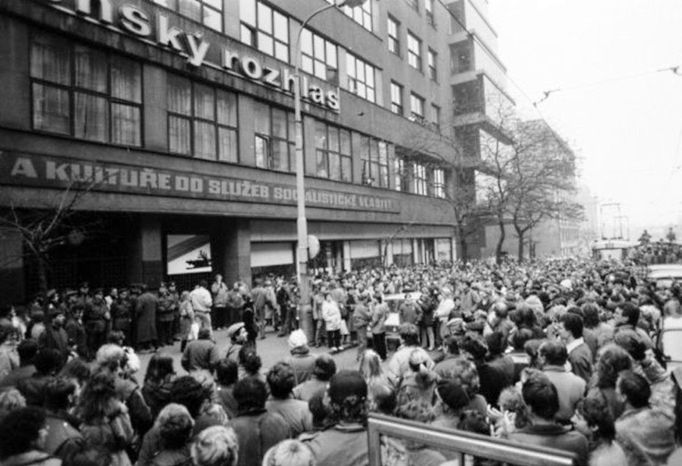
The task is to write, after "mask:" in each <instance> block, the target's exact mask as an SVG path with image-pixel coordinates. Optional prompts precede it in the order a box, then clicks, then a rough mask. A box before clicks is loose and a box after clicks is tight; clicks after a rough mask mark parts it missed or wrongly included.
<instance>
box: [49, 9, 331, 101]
mask: <svg viewBox="0 0 682 466" xmlns="http://www.w3.org/2000/svg"><path fill="white" fill-rule="evenodd" d="M47 2H48V3H50V4H52V5H53V6H55V7H56V8H58V9H60V10H62V11H66V12H69V13H72V14H76V15H78V16H82V17H83V18H88V19H90V20H95V21H97V22H99V23H101V24H103V25H106V26H108V27H111V28H115V29H117V30H119V31H122V32H125V33H128V34H130V35H132V36H134V37H137V38H139V39H140V40H144V41H151V42H153V43H154V44H155V45H157V46H160V47H164V48H166V49H168V50H171V51H173V52H175V53H177V54H179V55H181V56H183V57H186V58H187V63H188V64H189V65H191V66H193V67H200V66H203V65H213V66H215V67H220V68H222V69H224V70H226V71H229V72H234V73H238V74H240V75H241V76H244V77H246V78H247V79H249V80H251V81H255V82H258V83H261V84H264V85H266V86H269V87H273V88H276V89H279V90H281V91H284V92H287V93H293V92H294V86H295V84H296V75H295V74H294V73H293V72H292V70H291V69H290V68H274V67H271V66H267V65H265V64H263V63H262V62H261V61H260V60H258V59H257V58H256V57H253V56H251V55H248V54H240V53H239V52H236V51H234V50H231V49H230V48H229V47H226V46H220V45H218V44H213V43H211V42H209V41H207V40H205V39H204V35H203V33H201V32H189V31H185V30H183V29H181V28H179V27H177V26H175V25H173V23H172V21H171V19H170V18H169V17H168V16H167V15H165V14H162V13H157V14H156V15H154V16H152V15H150V14H149V13H148V12H147V11H145V10H143V9H142V8H139V7H137V6H134V5H130V4H125V3H121V4H120V5H119V1H118V0H97V1H95V0H47ZM216 50H218V54H217V55H216ZM210 56H218V57H220V59H219V61H220V63H211V62H209V59H208V58H209V57H210ZM299 79H300V81H299V86H300V87H299V88H300V89H301V98H303V99H306V100H307V101H309V102H311V103H314V104H316V105H319V106H321V107H324V108H326V109H328V110H333V111H334V112H338V111H339V110H340V106H339V95H338V91H337V90H336V89H323V88H322V87H321V86H318V85H316V84H313V83H311V82H310V81H309V80H308V78H306V77H305V76H301V77H300V78H299Z"/></svg>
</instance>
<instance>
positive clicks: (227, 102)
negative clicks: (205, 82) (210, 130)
mask: <svg viewBox="0 0 682 466" xmlns="http://www.w3.org/2000/svg"><path fill="white" fill-rule="evenodd" d="M218 123H220V124H223V125H229V126H237V95H236V94H232V93H231V92H225V91H218Z"/></svg>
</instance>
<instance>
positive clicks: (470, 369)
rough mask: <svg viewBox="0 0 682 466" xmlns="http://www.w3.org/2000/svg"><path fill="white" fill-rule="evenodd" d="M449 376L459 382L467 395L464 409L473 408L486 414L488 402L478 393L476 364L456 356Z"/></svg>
mask: <svg viewBox="0 0 682 466" xmlns="http://www.w3.org/2000/svg"><path fill="white" fill-rule="evenodd" d="M449 376H450V377H449V378H451V379H452V380H453V381H455V382H457V383H459V385H461V387H462V388H463V389H464V391H465V392H466V394H467V396H468V397H469V400H470V402H469V404H468V405H467V407H466V409H475V410H476V411H478V412H480V413H481V414H483V415H484V416H486V415H487V410H488V404H487V403H486V401H485V398H484V397H483V395H481V394H480V393H479V389H480V381H479V378H478V371H477V370H476V365H475V364H474V363H473V362H472V361H469V360H468V359H464V358H458V359H456V360H455V362H454V363H453V364H452V366H451V371H450V373H449Z"/></svg>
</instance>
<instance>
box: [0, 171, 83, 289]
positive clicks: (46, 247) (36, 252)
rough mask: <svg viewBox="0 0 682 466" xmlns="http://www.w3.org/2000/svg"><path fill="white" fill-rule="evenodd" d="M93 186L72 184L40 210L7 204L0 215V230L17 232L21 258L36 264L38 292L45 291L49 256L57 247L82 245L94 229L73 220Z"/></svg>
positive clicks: (81, 183)
mask: <svg viewBox="0 0 682 466" xmlns="http://www.w3.org/2000/svg"><path fill="white" fill-rule="evenodd" d="M94 186H95V183H94V182H92V181H88V182H84V181H78V182H72V183H70V184H69V185H68V186H66V187H65V188H64V189H62V190H61V191H60V192H59V193H58V194H57V195H55V196H52V197H48V198H47V200H46V202H45V205H44V206H43V207H42V208H40V209H35V208H34V209H22V208H17V207H16V206H15V205H14V204H10V205H9V207H7V208H5V209H4V210H2V211H0V227H2V228H4V229H6V230H10V231H14V232H17V233H18V234H19V235H20V236H21V239H22V242H23V245H24V251H25V252H24V253H22V254H25V255H26V256H28V257H31V258H33V259H34V260H35V263H36V268H37V273H38V287H39V290H40V291H42V292H45V291H47V289H48V268H49V265H50V253H51V252H52V251H53V250H54V249H55V248H57V247H59V246H63V245H66V244H72V245H78V244H80V243H82V242H83V241H84V240H85V238H86V235H87V234H88V232H89V230H90V229H93V228H94V226H95V225H94V224H85V223H82V222H78V221H77V219H76V216H77V214H78V211H77V206H78V204H79V203H80V202H81V201H82V200H83V198H84V196H86V195H87V194H88V193H89V192H90V191H91V190H92V188H93V187H94Z"/></svg>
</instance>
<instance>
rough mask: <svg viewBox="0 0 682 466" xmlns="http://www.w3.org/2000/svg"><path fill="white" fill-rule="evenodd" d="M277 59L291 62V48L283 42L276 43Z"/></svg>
mask: <svg viewBox="0 0 682 466" xmlns="http://www.w3.org/2000/svg"><path fill="white" fill-rule="evenodd" d="M275 58H277V59H278V60H282V61H285V62H287V63H288V62H289V47H288V46H287V45H286V44H283V43H281V42H275Z"/></svg>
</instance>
